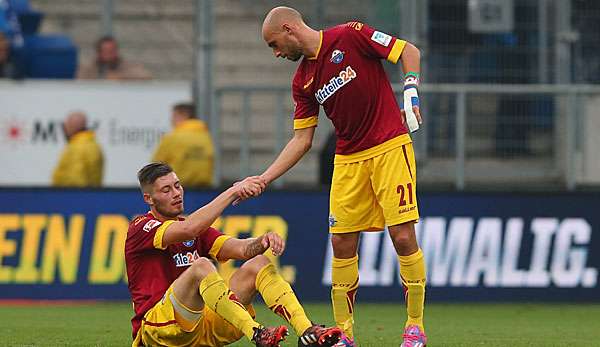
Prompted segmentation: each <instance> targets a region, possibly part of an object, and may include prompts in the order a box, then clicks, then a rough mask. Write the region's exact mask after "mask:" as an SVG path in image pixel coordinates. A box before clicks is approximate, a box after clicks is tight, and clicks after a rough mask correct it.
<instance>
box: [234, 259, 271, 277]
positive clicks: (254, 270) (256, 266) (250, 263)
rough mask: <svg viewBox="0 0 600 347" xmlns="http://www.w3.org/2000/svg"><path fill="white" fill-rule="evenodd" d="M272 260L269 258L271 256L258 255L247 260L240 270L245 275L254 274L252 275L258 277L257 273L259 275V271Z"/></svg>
mask: <svg viewBox="0 0 600 347" xmlns="http://www.w3.org/2000/svg"><path fill="white" fill-rule="evenodd" d="M270 263H271V261H270V260H269V258H267V257H266V256H264V255H262V254H261V255H257V256H256V257H254V258H252V259H250V260H247V261H246V262H245V263H244V264H243V265H242V266H241V267H240V270H239V271H241V272H242V273H243V274H244V275H246V276H252V277H256V275H258V272H259V271H260V270H261V269H262V268H263V267H265V266H267V265H268V264H270Z"/></svg>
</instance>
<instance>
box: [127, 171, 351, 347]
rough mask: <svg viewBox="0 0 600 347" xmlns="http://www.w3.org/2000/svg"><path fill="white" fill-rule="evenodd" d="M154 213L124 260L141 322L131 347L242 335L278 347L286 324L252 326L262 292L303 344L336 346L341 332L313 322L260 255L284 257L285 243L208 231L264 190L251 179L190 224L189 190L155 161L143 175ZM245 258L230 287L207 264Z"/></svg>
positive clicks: (134, 229) (132, 233) (131, 238)
mask: <svg viewBox="0 0 600 347" xmlns="http://www.w3.org/2000/svg"><path fill="white" fill-rule="evenodd" d="M138 179H139V182H140V186H141V189H142V192H143V195H144V201H145V202H146V203H147V204H148V205H149V206H150V211H149V212H148V213H147V214H145V215H143V216H139V217H137V218H135V219H134V220H133V221H132V222H131V224H130V225H129V230H128V232H127V241H126V243H125V262H126V266H127V275H128V278H129V291H130V293H131V297H132V299H133V305H134V311H135V316H134V317H133V319H132V320H131V323H132V325H133V338H134V341H133V346H155V345H160V346H223V345H227V344H230V343H233V342H235V341H237V340H239V339H240V338H242V337H243V336H246V338H248V340H249V341H251V342H253V343H254V344H255V345H256V346H267V347H270V346H279V342H281V341H283V339H284V338H285V337H286V335H287V334H288V331H287V327H286V326H283V325H282V326H278V327H263V326H262V325H260V324H259V323H257V322H256V321H255V320H254V309H253V307H252V304H251V303H252V300H253V298H254V297H255V296H256V294H257V293H260V294H261V296H262V298H263V300H264V301H265V303H266V304H267V305H268V307H269V308H270V309H271V310H272V311H273V312H275V313H276V314H278V315H279V316H281V317H282V318H284V319H285V320H286V321H287V322H288V323H289V324H290V325H291V326H292V327H293V328H294V330H295V332H296V334H297V335H298V336H299V338H298V345H299V346H332V345H334V344H335V343H337V342H338V340H339V338H340V335H341V334H342V332H341V330H340V329H338V328H325V327H322V326H319V325H315V324H313V323H312V322H311V321H310V320H309V319H308V318H307V316H306V314H305V313H304V309H303V308H302V306H301V305H300V303H299V302H298V299H297V298H296V295H295V294H294V291H293V290H292V288H291V287H290V285H289V284H288V283H287V282H286V281H285V280H284V279H283V278H282V277H281V275H279V273H278V272H277V270H276V268H275V266H274V265H273V264H272V263H271V262H270V261H269V259H268V258H267V257H265V256H264V255H262V254H263V253H264V252H265V251H267V250H268V249H269V248H271V251H272V252H273V254H275V255H280V254H281V253H282V252H283V250H284V248H285V243H284V241H283V240H282V239H281V237H279V236H278V235H277V234H275V233H272V232H269V233H267V234H265V235H263V236H261V237H258V238H248V239H236V238H231V237H229V236H226V235H223V234H221V233H220V232H219V231H217V230H215V229H213V228H211V227H210V225H211V224H212V223H213V222H214V221H215V219H216V218H217V217H218V216H219V215H220V214H221V213H222V212H223V210H224V209H225V208H226V207H227V206H228V205H230V204H231V203H233V202H234V201H235V200H237V199H244V198H247V197H249V196H256V195H258V194H260V193H262V191H263V189H264V188H265V184H264V182H262V180H261V179H260V178H259V177H249V178H247V179H245V180H243V181H241V182H239V183H237V184H235V185H234V186H232V187H230V188H229V189H227V190H226V191H225V192H223V193H221V194H220V195H219V196H217V197H216V198H215V199H214V200H212V201H211V202H209V203H208V204H207V205H205V206H203V207H202V208H200V209H198V210H196V211H195V212H193V213H192V214H190V215H189V216H188V217H187V218H183V217H182V216H181V215H182V213H183V211H184V209H183V188H182V186H181V185H180V183H179V179H178V178H177V175H176V174H175V172H173V170H172V169H171V167H169V166H168V165H166V164H163V163H151V164H148V165H146V166H144V167H143V168H142V169H141V170H140V171H139V172H138ZM209 258H212V259H214V260H217V261H226V260H229V259H236V260H245V262H244V264H243V265H242V266H241V267H240V269H239V270H237V271H236V272H235V273H234V274H233V275H232V277H231V279H230V281H229V285H227V283H225V281H224V280H223V279H222V278H221V276H219V273H218V272H217V270H216V268H215V266H214V265H213V263H212V262H211V261H210V260H209Z"/></svg>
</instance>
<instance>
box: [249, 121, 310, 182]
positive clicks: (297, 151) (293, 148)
mask: <svg viewBox="0 0 600 347" xmlns="http://www.w3.org/2000/svg"><path fill="white" fill-rule="evenodd" d="M314 134H315V127H309V128H304V129H297V130H295V131H294V137H292V139H291V140H290V142H288V144H287V145H286V146H285V148H284V149H283V150H282V151H281V153H280V154H279V156H278V157H277V159H275V161H274V162H273V164H271V166H269V168H268V169H267V170H266V171H265V172H264V173H263V174H262V175H260V177H262V178H263V179H264V180H265V182H266V183H267V184H269V183H271V182H273V181H274V180H275V179H277V178H278V177H279V176H281V175H283V174H284V173H286V172H287V171H288V170H289V169H291V168H292V167H293V166H294V165H296V163H297V162H298V161H299V160H300V159H301V158H302V157H303V156H304V154H306V152H308V151H309V150H310V148H311V146H312V141H313V137H314Z"/></svg>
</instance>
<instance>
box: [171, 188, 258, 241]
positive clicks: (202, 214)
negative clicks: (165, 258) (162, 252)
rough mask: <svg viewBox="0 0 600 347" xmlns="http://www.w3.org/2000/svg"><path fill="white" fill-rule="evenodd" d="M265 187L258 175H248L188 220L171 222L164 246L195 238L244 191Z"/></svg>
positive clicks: (255, 191)
mask: <svg viewBox="0 0 600 347" xmlns="http://www.w3.org/2000/svg"><path fill="white" fill-rule="evenodd" d="M264 188H265V185H264V183H262V180H261V179H260V178H258V177H248V178H246V179H245V180H243V181H242V182H240V183H239V184H237V185H235V186H233V187H230V188H229V189H227V190H226V191H224V192H223V193H221V194H220V195H219V196H217V197H216V198H215V199H213V200H212V201H211V202H209V203H208V204H206V205H204V206H203V207H201V208H199V209H197V210H196V211H194V213H192V214H190V215H189V216H188V217H187V218H186V220H184V221H178V222H173V223H171V224H170V225H169V226H168V227H167V229H166V230H165V233H164V235H163V239H162V242H163V243H162V244H163V246H164V247H166V246H168V245H170V244H174V243H178V242H183V241H187V240H192V239H194V238H195V237H196V236H198V235H199V234H200V233H202V232H204V231H205V230H206V229H208V227H209V226H211V225H212V223H214V221H215V220H216V219H217V218H218V217H219V216H220V215H221V213H223V210H225V208H226V207H227V206H229V205H230V204H231V203H232V202H233V201H234V200H235V199H237V198H238V197H240V195H241V194H242V193H241V192H242V191H251V192H252V194H253V195H258V194H260V193H261V192H262V191H263V189H264Z"/></svg>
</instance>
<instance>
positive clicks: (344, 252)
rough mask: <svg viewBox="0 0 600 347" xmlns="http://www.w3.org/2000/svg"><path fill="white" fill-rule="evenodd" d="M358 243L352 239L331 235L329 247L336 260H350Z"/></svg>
mask: <svg viewBox="0 0 600 347" xmlns="http://www.w3.org/2000/svg"><path fill="white" fill-rule="evenodd" d="M357 244H358V241H357V240H355V239H354V238H351V237H347V236H342V235H337V234H333V235H331V246H332V248H333V255H334V256H335V257H336V258H342V259H345V258H352V257H354V256H355V255H356V252H357V249H356V248H357Z"/></svg>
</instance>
